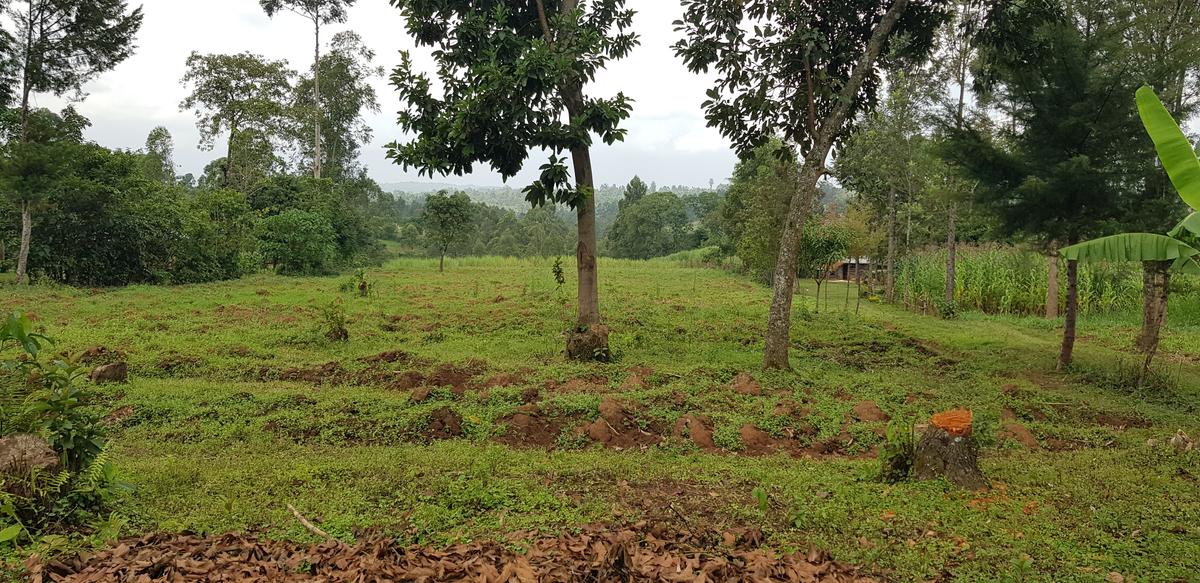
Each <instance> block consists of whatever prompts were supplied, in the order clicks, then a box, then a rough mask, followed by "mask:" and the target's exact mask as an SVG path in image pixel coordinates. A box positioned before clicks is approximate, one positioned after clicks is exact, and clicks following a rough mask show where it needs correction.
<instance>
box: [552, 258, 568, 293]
mask: <svg viewBox="0 0 1200 583" xmlns="http://www.w3.org/2000/svg"><path fill="white" fill-rule="evenodd" d="M550 272H551V273H553V274H554V285H555V290H556V291H558V292H562V289H563V286H564V285H566V283H567V278H566V276H565V275H563V265H562V257H555V258H554V266H553V267H551V268H550Z"/></svg>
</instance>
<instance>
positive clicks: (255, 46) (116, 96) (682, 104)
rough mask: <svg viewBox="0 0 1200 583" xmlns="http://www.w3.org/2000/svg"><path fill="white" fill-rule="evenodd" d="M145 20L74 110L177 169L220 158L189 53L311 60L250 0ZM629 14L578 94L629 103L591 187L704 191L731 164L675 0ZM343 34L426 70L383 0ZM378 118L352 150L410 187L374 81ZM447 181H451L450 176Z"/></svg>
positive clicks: (122, 143)
mask: <svg viewBox="0 0 1200 583" xmlns="http://www.w3.org/2000/svg"><path fill="white" fill-rule="evenodd" d="M142 3H143V10H144V13H145V23H144V24H143V27H142V30H141V32H140V33H139V35H138V40H137V44H138V49H137V52H136V53H135V55H134V56H133V57H131V58H130V59H129V60H128V61H126V62H124V63H122V64H121V65H119V66H118V67H117V68H116V69H114V70H113V71H110V72H108V73H105V74H104V75H102V76H100V77H99V78H97V79H95V80H94V81H93V82H91V83H89V84H88V85H87V87H86V88H85V90H86V92H87V93H88V97H87V99H86V100H85V101H84V102H83V103H81V104H79V105H78V106H77V107H78V108H79V110H80V111H81V112H82V113H83V114H84V115H86V116H88V117H89V118H90V119H91V120H92V124H93V125H92V127H91V129H90V130H89V132H88V137H89V138H90V139H92V140H95V141H96V142H98V143H100V144H103V145H105V146H108V147H112V148H130V149H133V148H139V147H141V146H142V144H143V142H144V141H145V136H146V134H147V133H149V132H150V130H151V129H153V128H154V127H155V126H158V125H163V126H166V127H167V129H169V130H170V131H171V133H172V135H173V136H174V137H175V142H176V161H177V163H178V164H179V165H180V169H179V171H180V173H187V172H192V173H199V172H200V171H201V170H202V169H203V168H204V166H205V165H206V164H207V163H208V162H209V161H211V160H212V159H213V158H214V157H216V156H218V155H220V152H205V151H201V150H200V149H199V148H198V143H199V134H198V132H197V131H196V129H195V118H194V117H193V116H192V114H191V113H189V112H180V111H179V110H178V104H179V102H180V101H181V100H182V99H183V98H184V97H185V95H186V93H187V90H186V88H184V87H183V86H182V85H181V84H180V78H181V77H182V76H183V72H184V61H185V60H186V59H187V57H188V55H189V54H190V53H191V52H192V51H198V52H201V53H237V52H242V51H249V52H253V53H258V54H261V55H264V56H267V57H270V58H274V59H286V60H287V61H288V62H289V63H290V64H291V65H292V66H293V67H295V68H302V67H306V66H307V65H308V64H309V63H310V62H311V59H312V30H311V28H309V26H308V25H307V22H306V21H304V20H303V19H301V18H299V17H296V16H293V15H290V14H280V15H277V16H276V17H275V18H273V19H271V18H267V16H266V15H265V14H263V12H262V11H261V10H260V9H259V5H258V2H256V1H255V0H207V1H205V2H181V1H180V0H142ZM630 4H631V7H632V8H634V9H636V10H638V11H639V12H638V15H637V16H636V17H635V20H634V26H635V27H636V29H637V30H638V33H639V34H640V35H641V46H639V47H638V48H637V49H635V50H634V52H633V53H632V54H631V55H630V56H629V57H628V58H626V59H624V60H621V61H617V62H615V63H612V64H611V65H610V66H609V67H608V69H607V70H605V71H602V72H601V73H600V74H599V75H598V76H597V79H596V82H595V83H594V84H592V85H590V86H589V88H588V91H589V93H591V94H593V95H597V96H611V95H615V94H616V93H617V92H618V91H620V92H624V93H625V94H626V95H628V96H629V97H631V98H633V100H634V109H633V114H632V117H631V118H630V119H629V120H628V121H627V122H626V125H625V127H627V128H628V129H629V136H628V138H627V140H626V141H625V142H624V143H618V144H616V145H614V146H604V145H598V146H596V148H595V150H594V152H593V158H594V159H595V161H596V178H597V181H598V182H611V183H623V182H627V181H628V180H629V178H631V177H632V176H633V175H634V174H639V175H641V176H643V177H644V178H646V180H648V181H649V180H657V181H658V182H659V183H660V184H687V185H696V186H700V185H707V184H708V181H709V179H710V178H711V179H715V180H717V181H718V182H719V181H720V180H722V179H724V178H725V177H727V176H728V175H729V174H730V173H731V171H732V168H733V164H734V162H735V157H734V155H733V154H732V152H730V151H729V148H728V145H727V143H726V142H724V141H723V140H722V139H721V138H720V136H719V135H718V134H716V133H715V132H713V131H712V130H710V129H708V128H706V127H705V123H704V119H703V114H702V112H701V109H700V103H701V102H702V101H704V99H705V97H704V91H705V90H706V89H707V88H708V87H709V86H710V84H711V77H706V76H699V75H693V74H691V73H689V72H688V71H687V70H686V68H685V67H684V66H683V64H682V63H681V62H680V61H679V60H678V59H677V58H676V57H675V56H674V53H673V51H672V49H671V45H672V44H673V43H674V42H675V41H676V40H677V35H676V33H675V32H674V30H673V27H672V25H671V22H672V21H673V20H675V19H677V18H679V15H680V13H681V11H682V9H681V7H680V6H679V3H678V0H631V2H630ZM346 28H350V29H353V30H355V31H357V32H358V33H359V34H361V35H362V36H363V38H364V39H365V41H366V42H367V44H368V46H371V47H372V48H374V49H375V51H376V53H377V61H378V63H379V64H381V65H383V66H384V67H385V68H386V69H389V70H390V68H391V67H392V66H393V65H394V64H395V63H397V62H398V61H399V51H401V50H410V51H413V55H414V60H415V62H416V63H417V64H418V66H421V67H427V68H429V69H432V67H431V66H430V63H431V59H430V58H429V56H428V51H425V50H421V49H415V48H414V46H413V42H412V40H411V39H410V38H409V37H408V36H407V33H406V32H405V29H404V22H403V20H402V19H401V17H400V13H399V11H398V10H396V9H395V8H392V7H391V6H389V5H388V3H386V2H377V1H376V2H360V3H358V4H357V5H356V6H355V7H354V8H353V10H352V11H351V15H350V20H349V22H348V23H347V24H345V25H339V26H330V27H327V29H326V30H324V31H323V37H324V38H325V39H326V40H327V39H329V38H330V37H332V36H333V34H335V33H336V32H337V31H339V30H343V29H346ZM375 88H376V91H377V92H378V93H379V98H380V99H379V100H380V103H381V105H382V112H381V113H379V114H372V115H370V116H369V117H368V123H369V124H370V125H371V126H372V128H373V129H374V133H375V135H374V140H373V142H372V143H371V144H369V145H368V146H367V147H366V148H365V149H364V152H363V162H364V163H365V164H366V165H367V167H368V169H369V171H370V173H371V175H372V176H373V177H374V178H376V180H379V181H380V182H398V181H407V180H418V179H419V178H418V177H417V175H416V172H405V171H403V170H402V169H401V168H400V167H398V166H396V165H394V164H391V163H390V162H388V161H387V160H386V159H385V157H384V145H385V144H387V143H389V142H391V141H393V140H396V139H398V138H402V137H403V136H401V135H400V132H399V129H398V128H397V127H396V124H395V111H396V110H397V109H398V108H399V104H398V102H397V101H396V95H395V92H394V91H393V90H392V88H391V87H390V86H389V85H388V83H387V81H386V80H385V79H379V80H377V82H376V83H375ZM38 103H39V104H41V105H43V106H48V107H55V108H58V107H61V106H62V105H63V102H62V100H59V99H55V98H53V97H51V96H39V98H38ZM543 159H544V156H543V155H542V154H540V153H536V152H535V153H533V154H532V155H531V156H530V161H529V163H527V168H526V170H525V171H523V172H522V173H521V174H520V175H518V176H517V177H516V178H514V179H513V180H512V181H510V183H511V184H514V186H520V185H523V184H524V183H526V182H528V181H530V180H532V178H533V176H534V175H535V174H536V171H537V166H538V165H540V164H541V163H542V161H543ZM461 180H462V181H463V182H462V183H471V184H480V185H498V184H501V179H500V177H499V176H498V175H496V174H495V173H493V172H489V171H487V170H486V169H478V170H477V171H476V172H475V173H473V174H472V175H470V176H468V177H465V178H463V179H461ZM455 182H457V180H455Z"/></svg>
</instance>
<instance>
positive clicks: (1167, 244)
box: [1061, 233, 1200, 274]
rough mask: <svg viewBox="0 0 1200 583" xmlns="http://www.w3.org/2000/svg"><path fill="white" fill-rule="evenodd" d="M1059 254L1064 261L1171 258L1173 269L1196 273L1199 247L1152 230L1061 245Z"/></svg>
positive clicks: (1164, 259)
mask: <svg viewBox="0 0 1200 583" xmlns="http://www.w3.org/2000/svg"><path fill="white" fill-rule="evenodd" d="M1061 254H1062V256H1063V257H1064V258H1065V259H1067V260H1068V261H1171V262H1173V263H1172V265H1171V269H1172V270H1174V271H1178V272H1181V273H1193V274H1200V262H1198V261H1197V258H1198V256H1200V249H1196V248H1195V247H1192V246H1191V245H1188V244H1187V243H1184V242H1183V241H1180V240H1178V239H1175V238H1173V237H1168V236H1166V235H1155V234H1153V233H1124V234H1121V235H1113V236H1111V237H1101V238H1099V239H1093V240H1091V241H1085V242H1083V243H1079V244H1077V245H1071V246H1070V247H1064V248H1063V249H1062V251H1061Z"/></svg>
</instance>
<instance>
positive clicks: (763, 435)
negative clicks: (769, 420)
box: [738, 424, 775, 453]
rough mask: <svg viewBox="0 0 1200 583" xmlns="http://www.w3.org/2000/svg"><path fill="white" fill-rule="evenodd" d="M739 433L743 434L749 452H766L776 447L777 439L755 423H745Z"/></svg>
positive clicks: (743, 441)
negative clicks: (754, 424)
mask: <svg viewBox="0 0 1200 583" xmlns="http://www.w3.org/2000/svg"><path fill="white" fill-rule="evenodd" d="M738 433H739V434H741V437H742V445H744V446H745V447H746V452H747V453H766V452H768V451H770V450H772V449H774V447H775V439H774V438H773V437H771V434H770V433H767V432H766V431H763V430H761V429H759V428H757V427H755V426H753V425H749V424H746V425H743V426H742V428H741V429H739V430H738Z"/></svg>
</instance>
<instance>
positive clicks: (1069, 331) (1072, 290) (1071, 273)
mask: <svg viewBox="0 0 1200 583" xmlns="http://www.w3.org/2000/svg"><path fill="white" fill-rule="evenodd" d="M1078 318H1079V261H1076V260H1070V261H1067V316H1066V322H1065V324H1064V325H1063V339H1062V350H1061V351H1060V352H1059V354H1058V370H1066V369H1067V368H1069V367H1070V366H1071V361H1072V359H1073V358H1074V353H1075V324H1076V321H1077V320H1078Z"/></svg>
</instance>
